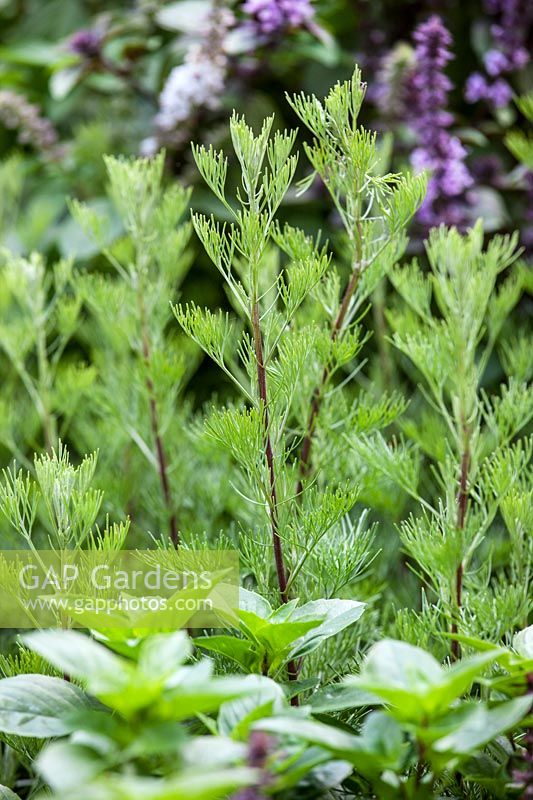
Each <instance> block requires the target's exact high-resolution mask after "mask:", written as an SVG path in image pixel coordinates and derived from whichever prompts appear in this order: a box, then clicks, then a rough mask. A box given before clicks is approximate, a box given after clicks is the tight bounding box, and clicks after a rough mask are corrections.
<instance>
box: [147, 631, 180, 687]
mask: <svg viewBox="0 0 533 800" xmlns="http://www.w3.org/2000/svg"><path fill="white" fill-rule="evenodd" d="M191 653H192V642H191V639H190V638H189V637H188V636H187V634H186V633H185V631H177V632H176V633H169V634H166V633H161V634H156V635H154V636H149V637H148V638H147V639H146V640H145V641H144V642H143V644H142V645H141V651H140V656H139V669H140V670H141V671H142V672H143V673H144V674H145V675H146V676H147V677H149V678H152V679H154V680H159V679H161V680H165V679H167V678H170V677H171V676H172V675H173V673H174V672H176V670H177V669H178V668H179V667H180V666H181V664H182V663H183V662H184V661H185V660H186V659H187V658H189V656H190V655H191Z"/></svg>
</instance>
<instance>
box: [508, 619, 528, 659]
mask: <svg viewBox="0 0 533 800" xmlns="http://www.w3.org/2000/svg"><path fill="white" fill-rule="evenodd" d="M513 648H514V649H515V650H516V652H517V653H518V655H520V656H522V657H523V658H527V659H530V658H531V659H533V625H530V626H529V628H524V630H523V631H519V633H517V634H516V636H515V637H514V638H513Z"/></svg>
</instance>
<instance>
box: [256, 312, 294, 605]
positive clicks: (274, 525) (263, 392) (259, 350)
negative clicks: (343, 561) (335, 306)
mask: <svg viewBox="0 0 533 800" xmlns="http://www.w3.org/2000/svg"><path fill="white" fill-rule="evenodd" d="M252 328H253V337H254V348H255V358H256V363H257V383H258V385H259V398H260V400H261V405H262V411H263V424H264V428H265V457H266V462H267V468H268V479H269V486H270V498H269V508H270V526H271V530H272V543H273V546H274V560H275V562H276V573H277V576H278V586H279V593H280V596H281V602H282V603H287V602H288V599H289V598H288V594H287V572H286V569H285V562H284V559H283V545H282V542H281V537H280V535H279V519H278V496H277V489H276V471H275V468H274V454H273V452H272V442H271V439H270V431H269V413H268V394H267V381H266V369H265V365H264V359H263V339H262V336H261V326H260V323H259V303H258V301H257V300H254V303H253V305H252Z"/></svg>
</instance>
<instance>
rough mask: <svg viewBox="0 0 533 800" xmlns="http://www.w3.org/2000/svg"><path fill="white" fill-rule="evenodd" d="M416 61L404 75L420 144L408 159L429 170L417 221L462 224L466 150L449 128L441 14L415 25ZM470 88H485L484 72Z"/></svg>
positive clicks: (448, 40) (447, 42)
mask: <svg viewBox="0 0 533 800" xmlns="http://www.w3.org/2000/svg"><path fill="white" fill-rule="evenodd" d="M413 38H414V40H415V42H416V48H415V65H414V67H413V70H412V71H411V74H410V77H409V86H408V94H409V97H410V108H409V115H410V119H411V120H416V122H411V125H412V127H413V129H414V131H415V133H416V135H417V137H418V141H419V146H418V147H417V148H416V149H415V150H414V151H413V153H412V156H411V161H412V164H413V166H414V168H415V169H416V170H422V169H427V170H429V171H430V173H431V177H430V180H429V185H428V192H427V196H426V199H425V201H424V204H423V205H422V207H421V209H420V211H419V213H418V219H419V221H420V222H421V223H422V224H423V225H425V226H427V227H431V226H433V225H440V224H441V223H444V224H447V225H462V224H464V222H465V210H466V209H465V200H464V196H465V191H466V189H467V188H468V187H469V186H471V185H472V177H471V175H470V173H469V171H468V169H467V167H466V165H465V163H464V159H465V156H466V151H465V149H464V147H463V145H462V144H461V142H460V140H459V139H458V138H457V137H456V136H452V135H451V133H450V132H449V130H448V128H449V127H450V125H451V124H452V122H453V116H452V115H451V114H450V113H449V112H448V111H447V104H448V93H449V91H450V89H451V88H452V84H451V81H450V79H449V78H448V77H447V75H446V74H445V73H444V69H445V67H446V65H447V64H448V62H449V61H451V59H452V58H453V56H452V53H451V51H450V46H451V44H452V37H451V34H450V32H449V31H448V30H447V29H446V28H445V27H444V24H443V22H442V20H441V18H440V17H438V16H436V15H435V16H432V17H430V19H429V20H427V22H424V23H422V24H421V25H419V26H418V28H417V29H416V30H415V32H414V35H413ZM479 78H480V79H481V80H478V81H477V86H476V85H474V86H473V87H471V88H472V91H473V92H475V93H478V94H479V93H481V92H484V90H485V86H484V85H482V83H481V81H483V77H482V76H481V75H480V76H479Z"/></svg>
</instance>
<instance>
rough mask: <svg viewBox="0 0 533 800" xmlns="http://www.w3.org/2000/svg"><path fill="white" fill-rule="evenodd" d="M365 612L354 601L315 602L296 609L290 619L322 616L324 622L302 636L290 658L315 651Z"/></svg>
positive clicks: (360, 605) (361, 605)
mask: <svg viewBox="0 0 533 800" xmlns="http://www.w3.org/2000/svg"><path fill="white" fill-rule="evenodd" d="M364 610H365V603H360V602H358V601H356V600H315V601H312V602H311V603H306V604H305V605H304V606H302V607H301V608H299V609H296V611H295V612H294V614H293V616H292V619H293V620H295V619H300V620H301V619H305V618H306V617H307V615H308V614H309V615H310V616H315V617H316V616H323V617H324V622H322V623H321V624H320V625H319V626H318V627H316V628H314V629H313V630H310V631H309V632H308V633H306V634H305V635H304V636H302V638H301V640H300V641H299V642H296V644H295V646H294V647H293V648H292V649H291V653H290V656H291V658H300V657H301V656H303V655H307V653H311V652H312V651H313V650H315V649H316V648H317V647H318V646H319V645H320V644H322V642H323V641H325V640H326V639H329V638H330V637H331V636H335V635H336V634H337V633H340V632H341V631H343V630H345V628H348V627H349V626H350V625H353V624H354V623H355V622H357V620H358V619H359V617H360V616H361V615H362V614H363V612H364Z"/></svg>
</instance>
